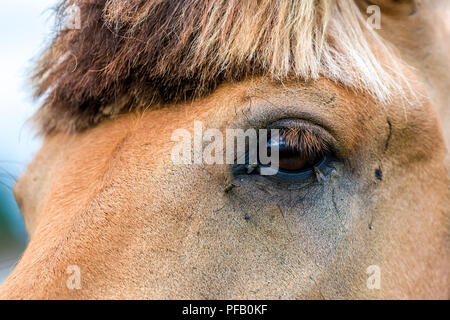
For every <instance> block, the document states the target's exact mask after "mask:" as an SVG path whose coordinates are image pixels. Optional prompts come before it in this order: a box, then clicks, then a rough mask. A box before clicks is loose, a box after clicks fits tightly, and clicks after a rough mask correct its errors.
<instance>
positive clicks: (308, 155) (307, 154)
mask: <svg viewBox="0 0 450 320" xmlns="http://www.w3.org/2000/svg"><path fill="white" fill-rule="evenodd" d="M277 129H279V130H280V141H284V143H285V146H284V147H283V148H284V150H283V153H284V154H285V155H286V154H289V153H290V154H291V156H292V155H293V154H298V156H299V157H300V158H301V159H305V160H308V164H311V166H310V167H308V168H307V169H304V170H299V171H284V170H281V169H279V170H277V173H276V174H275V175H274V176H269V179H275V180H278V181H282V182H289V183H295V182H302V181H304V180H308V179H310V178H315V179H316V180H318V181H321V180H325V179H326V175H327V174H328V171H329V170H328V168H329V167H328V166H327V165H328V163H329V162H330V161H331V158H332V157H333V154H334V153H333V152H332V150H333V148H332V146H331V145H330V144H329V143H328V142H327V141H326V140H325V139H323V138H322V137H321V136H319V135H318V134H316V133H314V132H313V130H310V129H308V128H299V127H281V128H277ZM269 141H270V139H269ZM260 147H261V146H259V148H260ZM265 147H267V146H265ZM260 166H261V165H260V164H259V163H258V165H257V167H256V168H255V167H254V166H250V164H249V163H248V161H247V163H246V165H243V166H242V165H241V166H238V167H236V169H235V170H234V171H235V172H236V173H239V172H240V173H243V172H245V173H246V174H253V173H260V171H259V169H260Z"/></svg>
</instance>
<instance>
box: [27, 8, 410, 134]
mask: <svg viewBox="0 0 450 320" xmlns="http://www.w3.org/2000/svg"><path fill="white" fill-rule="evenodd" d="M71 5H77V6H78V8H79V9H80V12H81V16H80V18H81V20H80V21H81V29H79V30H69V29H67V28H61V30H60V31H59V32H58V33H57V35H56V37H55V39H54V41H53V43H52V44H51V46H50V47H49V49H48V50H47V51H46V52H45V53H44V55H43V56H42V58H41V60H40V62H39V64H38V66H37V68H36V72H35V75H34V77H33V80H34V84H35V86H36V91H35V95H36V96H37V97H39V96H42V95H46V99H45V101H44V104H43V106H42V107H41V109H40V110H39V111H38V113H37V115H36V119H37V120H38V122H39V125H40V127H41V130H42V132H43V133H49V132H51V131H53V130H58V131H59V130H63V131H80V130H84V129H86V128H89V127H90V126H93V125H95V124H97V123H99V122H100V121H102V120H103V119H105V118H109V117H112V116H114V115H117V114H120V113H123V112H129V111H130V110H136V109H143V108H149V107H152V106H153V105H155V104H160V103H172V102H178V101H183V100H186V99H192V98H196V97H200V96H203V95H206V94H208V93H210V92H211V91H212V90H214V89H215V88H216V87H217V86H218V85H219V84H220V83H222V82H224V81H239V80H241V79H243V78H245V77H248V76H253V75H265V76H270V77H271V78H273V79H277V80H281V81H282V80H283V79H286V78H288V77H297V78H300V79H304V80H311V79H312V80H314V79H318V78H319V77H321V76H323V77H325V78H328V79H330V80H332V81H335V82H337V83H341V84H342V85H344V86H346V87H348V88H350V89H353V90H356V91H360V92H367V93H369V94H370V95H372V96H373V97H374V98H376V99H378V100H379V101H380V102H381V103H386V102H389V101H390V100H391V98H392V97H393V95H395V94H401V93H402V86H401V85H400V84H399V83H401V81H400V80H402V78H403V77H402V76H401V72H400V71H399V68H398V67H397V66H396V64H395V62H393V61H395V59H394V58H393V55H392V53H391V52H390V50H389V49H388V48H387V47H386V46H385V44H384V43H383V41H382V40H381V39H380V38H379V36H378V35H377V33H376V32H375V30H372V29H371V28H370V27H369V26H368V25H367V24H366V22H365V19H366V18H365V17H364V16H363V14H362V13H361V11H360V9H359V8H358V5H357V4H356V3H355V2H354V1H348V0H336V1H334V0H292V1H277V0H259V1H254V0H243V1H237V0H171V1H166V0H134V1H124V0H80V1H74V0H70V1H68V0H66V1H63V2H62V3H61V4H60V6H59V7H58V12H59V13H60V21H64V19H65V12H67V8H68V7H69V6H71ZM380 61H388V62H389V63H390V64H389V65H382V64H381V63H380Z"/></svg>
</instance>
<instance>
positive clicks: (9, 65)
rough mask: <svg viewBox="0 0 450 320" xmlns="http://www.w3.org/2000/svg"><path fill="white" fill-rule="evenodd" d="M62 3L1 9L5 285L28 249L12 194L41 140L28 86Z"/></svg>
mask: <svg viewBox="0 0 450 320" xmlns="http://www.w3.org/2000/svg"><path fill="white" fill-rule="evenodd" d="M55 3H56V0H39V1H36V0H14V1H2V3H1V4H0V284H1V283H2V282H3V281H4V279H5V278H6V276H7V275H8V274H9V273H10V272H11V270H12V269H13V268H14V265H15V263H16V262H17V260H18V258H20V255H21V254H22V252H23V250H24V249H25V247H26V244H27V241H28V239H27V233H26V231H25V226H24V223H23V219H22V215H21V213H20V211H19V209H18V207H17V204H16V202H15V200H14V195H13V193H12V188H13V186H14V184H15V180H16V179H17V177H19V176H20V175H21V174H22V173H23V171H24V170H25V169H26V166H27V164H28V163H29V162H30V161H31V160H32V159H33V156H34V155H35V153H36V151H37V150H38V149H39V147H40V144H41V140H40V138H39V137H37V136H36V133H35V132H34V131H33V128H32V126H31V125H30V124H29V123H27V120H28V119H29V118H30V116H31V115H32V114H33V112H34V111H35V110H36V108H37V105H38V102H37V101H33V100H32V99H31V89H30V86H29V84H28V82H27V80H28V79H27V77H28V76H29V74H30V72H29V71H30V68H31V65H32V59H33V58H35V57H36V56H37V54H38V53H40V52H41V51H42V50H43V48H44V47H45V44H46V43H48V41H49V40H50V38H51V32H50V30H51V29H52V27H53V25H54V20H52V18H51V10H50V8H51V7H52V6H53V5H54V4H55Z"/></svg>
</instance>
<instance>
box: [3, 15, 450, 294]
mask: <svg viewBox="0 0 450 320" xmlns="http://www.w3.org/2000/svg"><path fill="white" fill-rule="evenodd" d="M402 10H403V9H402ZM423 19H425V18H423ZM419 22H420V23H421V24H424V20H417V21H414V20H413V22H410V23H417V24H418V23H419ZM387 23H388V25H389V26H390V27H392V32H390V31H389V32H388V33H389V35H386V37H388V38H389V39H390V41H391V42H392V43H394V44H398V45H399V46H400V48H401V49H402V50H403V52H404V53H405V56H406V55H407V53H410V52H412V51H414V52H415V54H414V55H410V56H408V59H409V60H408V63H409V64H412V65H417V66H423V61H421V59H422V58H423V56H424V55H425V48H422V49H420V48H419V49H418V48H416V44H414V43H413V42H412V41H411V42H408V41H406V40H405V39H409V38H411V39H412V38H414V35H409V34H405V33H406V32H404V33H401V31H399V30H398V29H396V28H394V27H395V23H396V22H395V21H394V20H392V21H391V20H388V22H387ZM414 26H416V25H414ZM414 26H411V28H406V29H405V30H414ZM425 26H428V28H431V25H428V24H425ZM416 27H417V26H416ZM430 30H431V29H428V31H429V32H431V31H430ZM421 32H423V28H421ZM436 45H437V44H436ZM428 49H429V48H428ZM428 49H427V50H428ZM427 61H432V62H433V63H432V64H430V65H428V66H427V67H426V68H424V67H422V69H420V68H418V69H417V74H408V76H409V77H410V78H411V79H410V80H411V83H413V84H414V87H413V90H412V91H413V92H415V93H416V94H415V95H411V96H408V97H398V99H396V100H395V101H393V102H392V103H390V104H389V105H387V106H381V105H380V104H379V103H377V102H376V101H374V100H373V99H372V98H371V97H370V96H368V95H365V94H362V93H356V92H352V91H349V90H347V89H345V88H343V87H341V86H338V85H336V84H334V83H333V82H330V81H328V80H325V79H319V80H317V81H311V82H304V81H299V80H291V81H286V82H284V83H283V84H282V85H281V84H278V83H276V82H274V81H272V80H271V79H268V78H266V77H255V78H251V79H247V80H245V81H242V82H239V83H234V84H224V85H222V86H220V87H219V88H218V89H217V90H216V91H215V92H214V93H212V94H211V95H209V96H208V97H206V98H203V99H199V100H196V101H194V102H191V103H186V104H177V105H170V106H165V107H164V108H160V109H158V110H147V111H145V112H143V113H132V114H127V115H123V116H120V117H118V118H116V119H114V120H108V121H105V122H103V123H102V124H100V125H99V126H97V127H95V128H92V129H89V130H87V131H85V132H83V133H79V134H63V133H56V134H53V135H51V136H49V137H47V138H46V140H45V143H44V146H43V148H42V150H41V151H40V153H39V154H38V155H37V157H36V159H35V160H34V161H33V163H32V164H31V165H30V166H29V168H28V170H27V173H26V174H25V175H24V176H23V177H21V178H20V180H19V182H18V184H17V186H16V188H15V192H16V195H17V199H18V203H19V205H20V207H21V209H22V211H23V213H24V217H25V221H26V224H27V229H28V231H29V234H30V244H29V246H28V248H27V250H26V252H25V254H24V256H23V258H22V260H21V261H20V263H19V264H18V266H17V268H16V269H15V271H14V272H13V273H12V275H10V277H9V278H8V279H7V281H6V283H5V284H4V285H3V286H2V289H1V290H0V297H2V298H25V297H26V298H424V297H427V298H429V297H434V298H447V297H448V295H449V292H448V288H449V285H448V279H449V278H448V276H449V273H448V264H449V248H448V209H449V207H450V198H449V195H448V190H449V180H448V169H447V160H446V143H445V138H444V135H443V133H442V130H441V124H440V121H441V122H442V121H446V120H445V119H446V118H445V116H444V113H443V111H442V110H443V109H442V108H441V105H445V101H448V100H446V99H448V97H447V95H446V92H445V91H444V90H445V89H442V90H438V88H446V86H444V85H443V84H442V82H446V85H448V84H449V83H450V81H447V80H448V76H445V77H440V70H441V69H442V68H447V69H448V60H447V59H444V56H443V55H441V56H437V55H435V53H433V56H432V57H431V58H429V60H427ZM437 61H438V62H437ZM425 69H426V70H425ZM424 74H426V77H429V81H430V83H432V84H436V85H432V87H433V88H434V89H433V90H431V89H429V88H428V87H425V86H422V85H420V84H419V83H421V82H420V81H415V80H417V79H421V78H422V77H424ZM438 75H439V76H438ZM406 100H407V101H409V102H408V103H406V102H405V101H406ZM194 122H201V123H202V125H203V130H205V131H206V130H207V129H213V128H214V129H218V130H219V131H220V132H221V133H222V136H223V137H225V136H226V130H227V129H228V128H242V129H248V128H255V129H267V128H271V127H272V126H273V124H278V125H279V124H280V123H282V124H283V123H284V124H286V123H291V124H292V123H295V124H297V125H298V126H299V127H301V128H302V126H308V128H310V127H314V128H315V129H314V130H313V132H314V134H317V135H320V136H321V139H323V140H325V141H326V142H327V145H330V146H332V148H330V151H329V156H328V157H327V161H326V166H325V167H324V168H323V169H322V171H323V174H324V177H325V179H316V177H314V176H311V177H309V178H306V179H299V180H296V181H295V182H292V181H290V180H286V178H285V177H282V176H263V175H258V174H247V173H246V172H244V173H242V172H236V170H235V168H236V165H233V164H226V163H224V164H220V163H215V164H210V165H207V164H205V163H197V164H196V163H192V164H176V163H174V162H173V160H172V153H173V148H174V146H175V145H176V144H177V142H175V141H173V134H174V132H175V131H176V130H177V129H185V130H188V131H189V132H190V133H191V137H194V136H195V134H194ZM447 124H448V123H443V125H444V126H445V125H447ZM193 139H194V138H193ZM224 143H225V144H226V142H224ZM207 145H208V143H206V142H204V141H203V145H202V147H206V146H207ZM204 150H205V148H202V151H204ZM230 185H233V186H234V187H233V188H232V187H230Z"/></svg>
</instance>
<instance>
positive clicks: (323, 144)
mask: <svg viewBox="0 0 450 320" xmlns="http://www.w3.org/2000/svg"><path fill="white" fill-rule="evenodd" d="M268 129H269V130H270V129H278V130H280V131H286V130H291V131H292V132H294V133H293V134H292V136H291V138H292V139H294V138H295V132H297V137H299V139H301V138H302V137H301V134H302V133H305V132H308V134H311V136H310V137H309V138H310V139H312V140H311V141H309V142H310V143H309V145H308V146H309V147H311V148H312V147H315V148H316V149H322V151H323V152H330V153H335V152H336V144H337V142H336V139H335V138H334V137H333V136H332V135H331V134H330V133H329V132H328V131H327V130H325V129H324V128H322V127H321V126H318V125H316V124H313V123H311V122H309V121H305V120H302V119H292V118H289V119H282V120H278V121H276V122H274V123H272V124H271V125H270V126H269V127H268ZM313 143H315V144H316V145H315V146H313V145H312V144H313ZM299 151H303V152H305V150H299ZM308 151H310V152H312V151H313V150H311V149H310V150H308Z"/></svg>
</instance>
